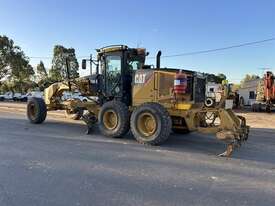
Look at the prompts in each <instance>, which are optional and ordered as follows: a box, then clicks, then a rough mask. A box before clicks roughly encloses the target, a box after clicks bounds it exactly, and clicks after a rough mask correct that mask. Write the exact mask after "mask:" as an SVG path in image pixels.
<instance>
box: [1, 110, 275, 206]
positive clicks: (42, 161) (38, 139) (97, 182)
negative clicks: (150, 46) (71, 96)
mask: <svg viewBox="0 0 275 206" xmlns="http://www.w3.org/2000/svg"><path fill="white" fill-rule="evenodd" d="M49 116H50V117H49V118H48V119H47V121H46V122H45V123H44V124H41V125H31V124H29V122H28V121H27V120H26V117H25V114H24V113H23V111H16V110H12V109H8V110H5V109H3V108H2V109H1V108H0V206H42V205H45V206H55V205H56V206H70V205H76V206H78V205H87V206H94V205H96V206H97V205H104V206H109V205H117V206H123V205H137V206H141V205H156V206H162V205H165V206H167V205H204V206H206V205H211V206H212V205H217V206H220V205H275V129H261V128H254V129H252V131H251V135H250V139H249V141H248V142H247V143H246V144H244V145H243V146H242V147H241V148H240V149H238V150H236V151H235V153H234V154H233V157H232V158H230V159H226V158H220V157H217V156H216V154H217V153H220V152H222V151H223V150H224V149H225V148H224V145H223V143H221V142H219V141H218V140H216V139H215V138H214V137H212V136H202V135H199V134H188V135H184V136H178V135H171V138H170V139H169V140H168V142H167V144H165V145H163V146H161V147H146V146H143V145H140V144H138V143H136V142H135V140H134V139H133V137H132V135H131V134H129V135H128V136H127V137H125V138H124V139H108V138H105V137H103V136H101V135H100V134H99V133H98V131H97V129H96V128H95V131H94V134H93V135H85V134H84V133H85V125H83V124H82V123H81V122H73V121H66V120H64V119H62V118H61V117H60V116H59V117H57V116H54V114H52V115H49Z"/></svg>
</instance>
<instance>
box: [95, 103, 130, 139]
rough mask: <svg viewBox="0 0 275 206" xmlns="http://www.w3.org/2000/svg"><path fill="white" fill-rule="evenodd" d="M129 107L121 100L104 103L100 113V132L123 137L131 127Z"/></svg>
mask: <svg viewBox="0 0 275 206" xmlns="http://www.w3.org/2000/svg"><path fill="white" fill-rule="evenodd" d="M129 116H130V115H129V109H128V107H127V106H126V105H125V104H124V103H123V102H120V101H115V100H114V101H109V102H106V103H105V104H103V105H102V107H101V109H100V111H99V115H98V124H99V125H98V126H99V130H100V132H101V133H102V134H103V135H105V136H107V137H112V138H120V137H123V135H125V134H126V133H128V131H129V128H130V123H129Z"/></svg>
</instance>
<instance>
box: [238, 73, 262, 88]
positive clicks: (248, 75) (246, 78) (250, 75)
mask: <svg viewBox="0 0 275 206" xmlns="http://www.w3.org/2000/svg"><path fill="white" fill-rule="evenodd" d="M256 79H260V77H259V76H258V75H255V74H246V75H245V77H244V78H243V79H242V81H241V86H243V85H244V83H245V82H248V81H251V80H256Z"/></svg>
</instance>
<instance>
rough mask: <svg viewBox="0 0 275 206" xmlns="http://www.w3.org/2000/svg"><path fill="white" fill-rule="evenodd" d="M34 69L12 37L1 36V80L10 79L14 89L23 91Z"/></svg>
mask: <svg viewBox="0 0 275 206" xmlns="http://www.w3.org/2000/svg"><path fill="white" fill-rule="evenodd" d="M33 75H34V70H33V68H32V66H31V65H30V64H29V59H28V57H27V56H26V55H25V53H24V52H23V51H22V50H21V48H20V47H19V46H16V45H14V42H13V40H12V39H9V38H8V37H6V36H0V80H3V78H4V79H5V81H9V82H10V83H9V85H13V86H14V88H13V87H11V89H12V90H15V91H20V92H21V91H23V90H24V88H26V87H25V85H26V84H29V82H30V80H31V77H32V76H33Z"/></svg>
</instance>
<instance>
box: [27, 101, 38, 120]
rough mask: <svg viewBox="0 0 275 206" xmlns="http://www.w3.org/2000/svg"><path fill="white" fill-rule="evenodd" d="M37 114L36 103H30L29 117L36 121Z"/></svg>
mask: <svg viewBox="0 0 275 206" xmlns="http://www.w3.org/2000/svg"><path fill="white" fill-rule="evenodd" d="M36 113H37V108H36V107H35V104H34V103H30V105H29V115H30V118H31V119H35V116H36V115H35V114H36Z"/></svg>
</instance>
